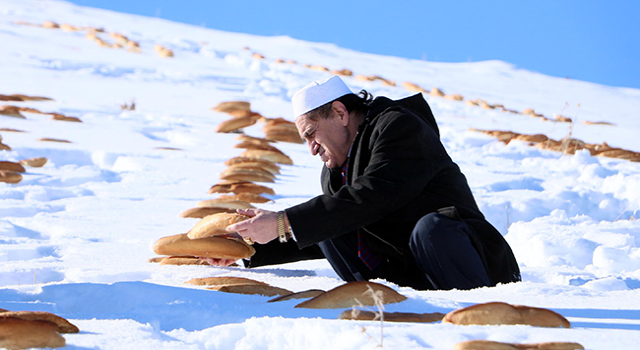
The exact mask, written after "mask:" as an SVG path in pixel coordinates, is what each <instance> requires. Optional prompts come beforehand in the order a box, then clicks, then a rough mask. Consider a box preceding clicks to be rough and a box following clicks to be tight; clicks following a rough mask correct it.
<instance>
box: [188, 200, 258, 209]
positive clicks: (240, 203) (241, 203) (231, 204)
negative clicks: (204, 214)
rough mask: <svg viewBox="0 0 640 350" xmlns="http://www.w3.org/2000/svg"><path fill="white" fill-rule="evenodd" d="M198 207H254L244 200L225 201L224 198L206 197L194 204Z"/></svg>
mask: <svg viewBox="0 0 640 350" xmlns="http://www.w3.org/2000/svg"><path fill="white" fill-rule="evenodd" d="M196 206H197V207H199V208H226V209H233V210H236V209H253V208H255V207H254V206H253V205H251V204H249V203H247V202H245V201H238V200H235V201H225V200H217V199H208V200H204V201H200V202H198V203H197V204H196Z"/></svg>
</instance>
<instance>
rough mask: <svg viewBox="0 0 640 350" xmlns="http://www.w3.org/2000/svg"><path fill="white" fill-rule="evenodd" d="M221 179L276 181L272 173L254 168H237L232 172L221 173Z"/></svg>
mask: <svg viewBox="0 0 640 350" xmlns="http://www.w3.org/2000/svg"><path fill="white" fill-rule="evenodd" d="M220 179H221V180H231V181H246V182H275V179H274V176H273V174H271V173H268V175H267V172H263V171H255V170H254V169H235V170H234V171H231V172H223V173H221V174H220Z"/></svg>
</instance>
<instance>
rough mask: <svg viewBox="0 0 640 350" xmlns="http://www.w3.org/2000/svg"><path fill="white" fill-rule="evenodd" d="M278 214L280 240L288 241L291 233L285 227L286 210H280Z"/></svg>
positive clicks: (281, 241) (282, 241)
mask: <svg viewBox="0 0 640 350" xmlns="http://www.w3.org/2000/svg"><path fill="white" fill-rule="evenodd" d="M276 215H277V217H278V240H279V241H280V243H286V242H287V240H288V239H289V235H290V233H289V232H287V230H286V229H285V224H284V211H279V212H277V213H276Z"/></svg>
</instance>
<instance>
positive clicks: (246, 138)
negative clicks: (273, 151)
mask: <svg viewBox="0 0 640 350" xmlns="http://www.w3.org/2000/svg"><path fill="white" fill-rule="evenodd" d="M236 140H238V141H240V142H251V143H255V144H258V145H268V144H270V143H273V141H271V140H267V139H265V138H261V137H253V136H249V135H247V134H240V135H238V136H236Z"/></svg>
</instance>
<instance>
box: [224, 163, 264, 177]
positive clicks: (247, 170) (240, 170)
mask: <svg viewBox="0 0 640 350" xmlns="http://www.w3.org/2000/svg"><path fill="white" fill-rule="evenodd" d="M237 174H255V175H258V176H261V177H265V178H269V179H272V180H273V179H275V178H276V175H275V174H274V173H272V172H270V171H269V170H266V169H264V168H262V167H260V166H254V167H250V166H246V167H243V166H240V165H239V164H234V165H232V166H230V167H228V168H227V169H225V170H223V171H222V172H221V173H220V178H221V179H225V178H226V177H228V176H233V175H237Z"/></svg>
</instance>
